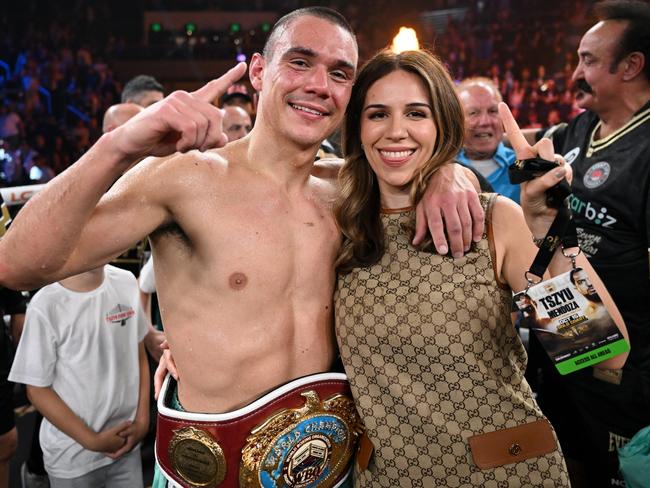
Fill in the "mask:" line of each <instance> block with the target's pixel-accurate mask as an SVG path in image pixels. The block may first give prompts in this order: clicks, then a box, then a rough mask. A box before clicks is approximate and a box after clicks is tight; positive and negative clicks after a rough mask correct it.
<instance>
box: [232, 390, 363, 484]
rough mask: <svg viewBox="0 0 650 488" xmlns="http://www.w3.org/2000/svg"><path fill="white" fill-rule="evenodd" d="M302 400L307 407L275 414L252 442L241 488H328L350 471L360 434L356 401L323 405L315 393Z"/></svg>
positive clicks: (336, 398) (332, 400)
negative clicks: (242, 487)
mask: <svg viewBox="0 0 650 488" xmlns="http://www.w3.org/2000/svg"><path fill="white" fill-rule="evenodd" d="M302 396H303V397H305V399H306V402H305V406H304V407H302V408H296V409H287V410H283V411H281V412H279V413H277V414H275V415H274V416H273V417H271V418H270V419H269V420H267V421H266V422H264V423H263V424H262V425H260V426H259V427H257V428H255V429H253V431H252V432H251V435H250V436H249V437H248V438H247V439H246V441H247V444H246V446H245V447H244V449H243V451H242V464H241V469H240V478H239V482H240V486H244V487H252V486H255V487H257V486H262V487H264V488H267V487H268V488H271V487H273V488H276V487H277V488H281V487H295V488H308V487H316V486H318V487H324V488H326V487H330V486H333V485H334V484H335V482H336V481H337V479H338V478H339V477H340V476H341V474H343V473H344V471H345V470H347V469H348V466H349V464H350V460H351V458H352V455H353V453H354V449H355V447H356V441H357V438H358V436H359V430H358V428H356V426H357V425H358V424H359V417H358V414H357V411H356V409H355V407H354V402H353V401H352V400H351V399H350V398H349V397H346V396H344V395H340V394H339V395H335V396H333V397H331V398H329V399H327V400H326V401H324V402H321V401H320V398H319V397H318V394H317V393H316V392H315V391H313V390H310V391H307V392H305V393H302Z"/></svg>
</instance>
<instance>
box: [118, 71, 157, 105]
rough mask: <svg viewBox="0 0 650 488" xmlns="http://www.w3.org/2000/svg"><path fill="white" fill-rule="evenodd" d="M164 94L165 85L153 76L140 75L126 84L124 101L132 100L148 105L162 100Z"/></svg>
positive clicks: (123, 92) (123, 93) (138, 103)
mask: <svg viewBox="0 0 650 488" xmlns="http://www.w3.org/2000/svg"><path fill="white" fill-rule="evenodd" d="M164 96H165V93H164V89H163V86H162V85H161V84H160V83H158V81H156V79H155V78H154V77H153V76H148V75H138V76H136V77H135V78H132V79H131V80H129V81H128V82H127V84H126V85H124V90H122V103H126V102H131V103H135V104H137V105H140V106H141V107H148V106H149V105H151V104H153V103H156V102H159V101H160V100H162V99H163V98H164Z"/></svg>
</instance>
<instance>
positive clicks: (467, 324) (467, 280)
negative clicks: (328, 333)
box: [335, 195, 569, 488]
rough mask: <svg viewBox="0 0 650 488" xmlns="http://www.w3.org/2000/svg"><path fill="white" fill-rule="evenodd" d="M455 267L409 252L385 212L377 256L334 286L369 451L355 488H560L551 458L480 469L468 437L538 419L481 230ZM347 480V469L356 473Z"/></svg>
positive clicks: (559, 469)
mask: <svg viewBox="0 0 650 488" xmlns="http://www.w3.org/2000/svg"><path fill="white" fill-rule="evenodd" d="M493 198H494V195H491V196H488V195H482V196H481V199H482V203H483V206H484V208H485V209H486V220H487V225H486V229H487V231H486V235H484V236H483V239H482V240H481V241H480V242H479V243H477V244H475V245H474V247H473V249H472V250H471V251H470V252H469V253H468V254H467V255H466V256H465V257H463V258H461V259H452V258H450V257H447V256H440V255H438V254H431V253H427V252H418V251H417V250H415V249H414V248H413V247H412V246H411V245H410V244H409V237H408V236H407V235H406V234H405V232H404V230H403V228H402V225H403V223H405V222H407V221H408V219H409V218H410V217H411V213H410V212H402V213H385V214H382V221H383V224H384V228H385V232H386V253H385V255H384V256H383V258H382V259H381V261H380V262H379V263H378V264H375V265H373V266H371V267H368V268H358V269H355V270H353V272H352V273H350V274H347V275H341V276H340V277H339V280H338V290H337V292H336V295H335V300H336V333H337V338H338V343H339V347H340V350H341V356H342V359H343V363H344V365H345V370H346V373H347V375H348V377H349V379H350V383H351V385H352V393H353V395H354V398H355V401H356V404H357V407H358V409H359V414H360V415H361V418H362V419H363V420H364V422H365V425H366V428H367V431H368V435H369V437H370V439H371V440H372V442H373V444H374V447H375V451H374V455H373V458H372V459H371V462H370V466H369V467H368V469H367V470H366V471H364V472H361V473H359V472H357V473H355V486H360V487H379V486H381V487H391V488H392V487H405V488H408V487H426V488H434V487H463V486H476V487H486V488H489V487H495V488H496V487H499V488H502V487H540V486H544V487H568V486H569V481H568V475H567V471H566V466H565V464H564V460H563V457H562V454H561V452H560V451H559V450H557V451H554V452H552V453H550V454H546V455H544V456H541V457H536V458H531V459H528V460H525V461H522V462H519V463H512V464H507V465H505V466H501V467H497V468H494V469H488V470H481V469H479V468H478V467H477V466H476V465H475V464H474V462H473V460H472V456H471V452H470V449H469V444H468V440H467V439H468V437H470V436H473V435H476V434H482V433H486V432H491V431H494V430H498V429H503V428H507V427H514V426H517V425H522V424H525V423H528V422H532V421H535V420H538V419H543V418H544V416H543V414H542V412H541V411H540V409H539V407H538V406H537V404H536V402H535V400H534V399H533V395H532V392H531V389H530V387H529V386H528V384H527V383H526V381H525V379H524V370H525V368H526V360H527V358H526V352H525V349H524V347H523V345H522V343H521V341H520V340H519V337H518V335H517V333H516V331H515V329H514V327H513V326H512V324H511V322H510V317H509V311H510V302H511V292H510V290H509V289H508V288H507V287H506V286H505V285H503V284H499V283H497V280H496V278H495V272H494V251H493V246H492V244H491V239H489V238H488V234H491V231H490V229H491V227H490V224H489V219H490V208H491V202H492V201H493ZM357 469H358V468H357Z"/></svg>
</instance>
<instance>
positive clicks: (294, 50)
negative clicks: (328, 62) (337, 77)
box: [282, 46, 355, 72]
mask: <svg viewBox="0 0 650 488" xmlns="http://www.w3.org/2000/svg"><path fill="white" fill-rule="evenodd" d="M292 54H302V55H303V56H306V57H308V58H316V57H318V54H317V53H316V51H314V50H313V49H310V48H308V47H302V46H295V47H290V48H289V49H287V50H286V51H285V53H284V54H283V55H282V58H287V57H288V56H290V55H292ZM333 67H335V68H344V69H348V70H350V71H352V72H354V71H355V66H354V65H353V64H352V63H350V62H349V61H346V60H345V59H337V60H336V61H334V63H333Z"/></svg>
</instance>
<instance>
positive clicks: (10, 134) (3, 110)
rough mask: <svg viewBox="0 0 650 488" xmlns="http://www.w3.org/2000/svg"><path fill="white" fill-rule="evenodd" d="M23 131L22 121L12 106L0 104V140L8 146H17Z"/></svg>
mask: <svg viewBox="0 0 650 488" xmlns="http://www.w3.org/2000/svg"><path fill="white" fill-rule="evenodd" d="M24 132H25V130H24V126H23V120H22V119H21V118H20V115H18V114H17V113H16V111H15V109H14V107H13V106H12V105H9V106H8V105H6V104H4V103H1V104H0V139H3V140H4V141H6V142H7V143H8V144H9V145H10V146H12V147H15V146H17V145H18V142H19V140H20V138H21V137H22V136H23V134H24Z"/></svg>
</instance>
